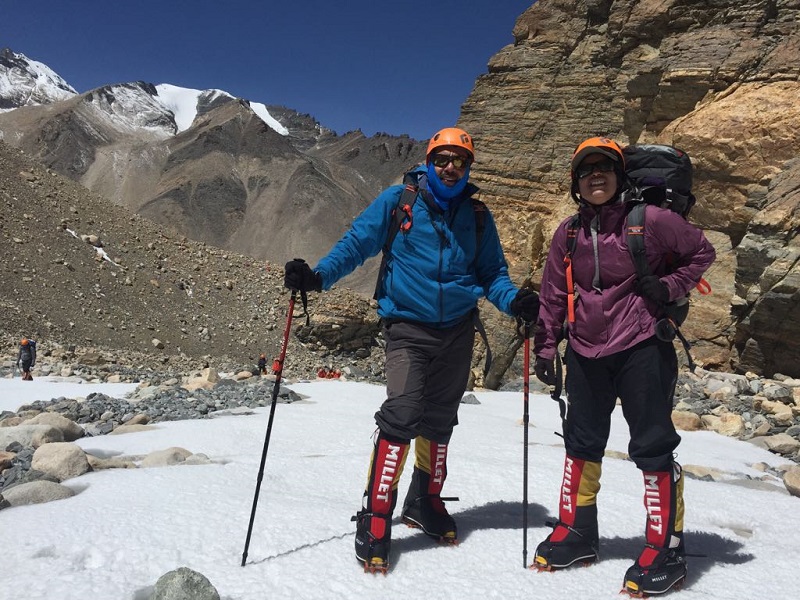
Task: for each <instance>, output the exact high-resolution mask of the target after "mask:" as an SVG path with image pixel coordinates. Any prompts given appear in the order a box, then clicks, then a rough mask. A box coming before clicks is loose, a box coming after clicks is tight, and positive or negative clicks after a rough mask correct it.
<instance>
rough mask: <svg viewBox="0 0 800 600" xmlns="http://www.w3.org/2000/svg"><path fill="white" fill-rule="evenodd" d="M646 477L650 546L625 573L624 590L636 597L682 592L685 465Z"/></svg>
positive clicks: (645, 496) (675, 465)
mask: <svg viewBox="0 0 800 600" xmlns="http://www.w3.org/2000/svg"><path fill="white" fill-rule="evenodd" d="M643 475H644V488H645V489H644V506H645V508H646V509H647V529H646V531H645V539H646V542H647V543H646V545H645V548H644V550H642V553H641V554H640V555H639V558H638V559H637V560H636V562H635V563H634V564H633V565H632V566H631V567H630V568H629V569H628V571H627V573H625V582H624V583H623V587H622V591H623V592H627V593H628V594H629V595H630V596H633V597H635V598H644V597H646V596H655V595H658V594H664V593H666V592H668V591H669V590H671V589H672V588H675V589H680V587H681V586H682V585H683V582H684V581H685V580H686V558H685V557H686V554H685V550H684V545H683V513H684V505H683V471H682V469H681V466H680V465H679V464H678V463H676V462H674V463H672V469H671V470H669V471H653V472H647V471H645V472H644V473H643Z"/></svg>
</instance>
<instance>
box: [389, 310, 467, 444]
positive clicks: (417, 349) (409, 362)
mask: <svg viewBox="0 0 800 600" xmlns="http://www.w3.org/2000/svg"><path fill="white" fill-rule="evenodd" d="M383 333H384V337H385V338H386V396H387V398H386V401H385V402H384V403H383V404H382V405H381V408H380V410H379V411H378V412H377V413H375V422H376V423H377V424H378V427H379V428H380V430H381V431H383V432H384V433H386V434H388V435H391V436H394V437H395V438H398V439H404V440H411V439H414V438H415V437H417V436H419V435H421V436H423V437H426V438H428V439H429V440H431V441H434V442H437V443H439V444H447V443H448V442H449V441H450V436H451V435H452V433H453V427H455V426H456V425H457V424H458V416H457V413H458V407H459V404H460V403H461V397H462V396H463V395H464V390H466V388H467V381H468V380H469V370H470V363H471V360H472V346H473V343H474V341H475V329H474V327H473V322H472V319H465V320H464V321H462V322H461V323H459V324H458V325H455V326H454V327H450V328H447V329H434V328H432V327H425V326H424V325H420V324H418V323H408V322H402V321H401V322H396V323H390V324H387V325H386V326H385V327H384V331H383Z"/></svg>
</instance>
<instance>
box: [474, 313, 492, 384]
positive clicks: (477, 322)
mask: <svg viewBox="0 0 800 600" xmlns="http://www.w3.org/2000/svg"><path fill="white" fill-rule="evenodd" d="M472 323H473V326H474V327H475V331H477V332H478V335H480V336H481V339H482V340H483V343H484V345H485V346H486V360H485V361H484V362H483V376H484V377H486V376H487V375H488V374H489V369H490V368H491V367H492V349H491V347H490V346H489V338H488V337H487V335H486V328H485V327H484V326H483V321H481V313H480V311H479V310H478V309H477V308H476V309H475V310H474V311H473V312H472Z"/></svg>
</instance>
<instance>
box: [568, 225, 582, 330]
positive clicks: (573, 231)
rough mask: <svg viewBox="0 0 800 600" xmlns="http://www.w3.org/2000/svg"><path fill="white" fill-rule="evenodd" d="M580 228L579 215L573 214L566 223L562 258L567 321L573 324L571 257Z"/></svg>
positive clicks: (573, 304)
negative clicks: (564, 249)
mask: <svg viewBox="0 0 800 600" xmlns="http://www.w3.org/2000/svg"><path fill="white" fill-rule="evenodd" d="M580 227H581V215H580V213H578V214H575V215H573V216H572V218H571V219H570V220H569V223H567V254H566V255H565V256H564V270H565V276H566V279H567V321H568V322H569V323H574V322H575V296H576V294H575V280H574V279H573V277H572V255H573V254H575V248H576V247H577V245H578V232H579V231H580Z"/></svg>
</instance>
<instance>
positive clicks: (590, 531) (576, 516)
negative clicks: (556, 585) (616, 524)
mask: <svg viewBox="0 0 800 600" xmlns="http://www.w3.org/2000/svg"><path fill="white" fill-rule="evenodd" d="M600 472H601V464H600V463H599V462H591V461H587V460H581V459H578V458H574V457H572V456H569V455H567V456H566V458H565V460H564V479H563V481H562V484H561V503H560V504H559V507H558V522H556V523H554V528H553V531H552V532H551V533H550V535H548V536H547V538H546V539H545V540H544V541H543V542H542V543H541V544H539V546H538V547H537V548H536V554H535V555H534V558H533V564H532V565H531V568H532V569H538V570H539V571H553V570H556V569H566V568H567V567H570V566H572V565H574V564H576V563H577V564H583V565H588V564H590V563H593V562H594V561H596V560H597V556H598V550H599V546H600V541H599V536H598V532H597V492H599V491H600Z"/></svg>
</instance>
